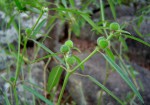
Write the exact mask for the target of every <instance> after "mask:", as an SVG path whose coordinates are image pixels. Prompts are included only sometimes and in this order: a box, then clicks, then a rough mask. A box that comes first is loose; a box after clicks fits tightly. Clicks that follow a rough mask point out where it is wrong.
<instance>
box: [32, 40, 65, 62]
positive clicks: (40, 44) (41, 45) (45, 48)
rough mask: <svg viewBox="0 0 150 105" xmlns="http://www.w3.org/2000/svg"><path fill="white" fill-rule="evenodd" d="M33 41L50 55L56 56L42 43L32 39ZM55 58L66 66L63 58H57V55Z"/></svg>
mask: <svg viewBox="0 0 150 105" xmlns="http://www.w3.org/2000/svg"><path fill="white" fill-rule="evenodd" d="M31 40H33V41H34V42H35V43H36V44H38V45H39V46H40V47H42V48H43V49H44V50H45V51H47V52H48V53H50V54H53V55H54V54H55V53H54V52H52V51H51V50H50V49H48V48H47V47H46V46H44V45H43V44H42V43H39V42H37V41H36V40H34V39H31ZM54 57H55V58H56V59H57V60H58V61H59V62H60V63H61V64H63V65H65V63H64V61H63V60H61V58H59V57H58V56H56V55H54Z"/></svg>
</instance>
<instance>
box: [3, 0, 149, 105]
mask: <svg viewBox="0 0 150 105" xmlns="http://www.w3.org/2000/svg"><path fill="white" fill-rule="evenodd" d="M4 1H9V0H4ZM1 2H2V4H1V5H2V6H4V5H6V4H7V3H6V2H3V1H1ZM9 2H10V4H11V5H12V6H11V8H15V7H16V8H17V13H16V14H15V15H13V16H11V15H10V17H11V18H10V22H9V23H10V24H11V23H14V22H15V19H14V17H16V15H18V18H17V20H18V27H16V24H15V25H14V27H16V30H17V31H18V48H17V51H15V50H14V48H13V47H12V46H11V45H9V51H8V52H9V53H10V54H11V55H13V56H14V57H15V61H16V62H17V63H16V73H15V77H12V78H11V79H10V80H7V79H6V78H3V79H4V80H5V81H6V82H8V83H9V84H10V85H11V89H12V90H13V93H14V96H15V102H16V105H19V104H20V103H19V99H18V94H17V91H16V88H17V80H18V78H19V75H20V74H21V75H22V78H23V79H22V81H23V84H24V82H25V81H24V74H23V72H24V71H22V73H21V68H22V66H23V65H25V63H26V64H27V65H29V66H30V65H31V64H32V63H35V62H38V61H41V60H43V59H46V58H49V60H48V61H47V63H46V64H48V63H49V62H50V59H51V58H52V57H53V58H54V59H55V61H56V63H57V66H55V67H53V68H52V70H51V72H50V73H49V77H48V81H47V82H46V81H45V84H44V85H45V88H44V89H43V88H42V90H43V91H44V92H46V93H51V97H50V100H49V99H46V97H44V96H43V95H42V94H39V93H38V92H37V91H35V90H34V89H33V88H40V87H38V86H36V85H35V84H31V83H29V84H30V85H31V87H28V86H26V85H23V87H24V89H25V90H27V91H29V92H31V93H32V94H33V95H35V96H36V97H38V98H40V99H41V100H43V102H45V103H46V104H49V105H53V99H54V97H55V94H56V89H57V87H58V85H59V80H60V78H61V75H62V71H63V70H65V79H64V81H63V85H62V89H61V91H60V94H59V98H58V101H57V105H60V104H61V101H62V97H63V95H64V90H65V88H66V85H67V82H68V79H69V77H70V76H71V75H72V74H74V73H75V72H76V71H77V70H78V68H81V69H83V70H84V63H85V62H87V61H88V60H89V59H90V58H91V57H93V56H94V55H95V54H96V53H100V54H101V55H102V56H103V57H104V58H105V59H106V61H107V65H108V67H111V68H113V70H114V72H115V71H116V72H117V73H118V74H119V75H120V76H121V77H122V79H123V80H124V81H125V82H126V83H127V84H128V86H129V87H130V88H131V89H132V90H133V94H134V97H138V98H139V100H140V101H141V102H142V103H144V101H143V98H142V97H141V95H140V93H139V91H138V89H139V86H138V85H137V82H136V80H135V77H136V75H135V74H134V73H133V72H131V71H129V70H128V68H127V66H126V64H125V62H124V60H123V56H124V55H123V54H122V53H123V51H122V48H126V49H127V45H126V43H125V39H126V38H130V39H133V40H136V41H138V42H141V43H143V44H145V45H147V46H149V47H150V44H149V43H147V42H144V41H143V40H141V39H139V38H136V37H134V36H132V35H131V34H130V33H129V32H127V31H124V30H123V29H122V28H121V27H120V26H121V25H119V24H118V23H117V22H113V23H110V25H109V26H108V25H107V24H108V23H107V22H106V21H105V15H104V5H103V1H102V0H100V10H101V18H100V22H102V24H103V25H102V26H98V25H97V24H96V23H95V22H94V21H93V20H92V19H91V18H90V16H89V13H90V12H89V11H88V10H87V11H86V9H87V7H88V5H89V4H90V3H91V2H87V3H86V4H84V5H83V7H84V8H82V9H81V10H79V9H78V8H76V6H75V2H74V0H69V1H68V2H67V1H66V0H62V1H61V2H60V1H59V0H57V2H56V3H48V4H50V5H55V6H56V8H50V9H49V10H50V11H55V12H56V14H55V15H56V16H51V19H52V20H51V21H50V22H47V19H46V18H44V19H43V20H41V18H42V16H43V15H44V13H45V12H48V7H47V5H46V4H47V2H46V1H45V0H39V1H38V0H32V1H29V0H26V1H23V0H14V1H13V2H11V1H9ZM108 3H109V5H110V6H111V11H112V14H113V16H114V18H116V13H115V10H114V9H115V8H114V4H115V3H114V2H112V1H111V0H108ZM10 4H9V5H10ZM4 7H5V6H4ZM7 8H8V6H7ZM4 9H5V8H4ZM12 10H14V9H12ZM28 11H30V12H31V13H36V14H39V17H38V19H37V21H36V23H35V24H34V25H33V26H32V27H31V28H26V29H24V30H25V35H24V36H23V37H24V42H23V48H22V51H21V46H20V45H21V43H22V42H21V30H22V29H21V26H20V25H21V19H20V14H21V13H22V12H28ZM9 12H10V11H8V10H7V11H6V13H7V14H9ZM56 18H57V19H61V20H62V23H65V22H67V23H68V24H69V28H68V33H69V35H68V40H67V41H66V42H65V43H64V45H62V46H61V47H60V52H57V53H54V52H52V51H51V50H50V49H49V48H47V47H46V46H45V45H44V44H43V42H44V40H45V38H47V34H46V35H45V36H43V37H42V40H40V41H39V42H38V41H37V40H36V35H37V34H38V33H39V32H40V30H41V28H42V27H43V26H44V25H45V24H46V22H47V23H50V25H49V24H48V25H47V27H48V31H47V33H49V31H50V30H51V28H53V27H52V26H53V25H54V24H55V19H56ZM80 19H81V20H80ZM85 22H87V23H89V24H90V25H91V27H92V28H93V30H94V31H96V32H97V33H98V34H99V35H101V36H100V37H99V38H98V39H97V46H96V47H95V49H94V50H93V51H92V52H91V53H90V54H89V55H88V56H87V57H86V58H85V59H84V60H80V58H78V57H77V56H75V55H74V54H72V50H73V49H75V50H78V48H75V47H74V44H73V42H72V41H71V32H74V33H76V35H77V36H79V35H80V28H81V27H82V26H84V24H85ZM76 28H77V29H76ZM113 39H115V40H116V41H117V42H118V43H120V49H119V52H118V51H117V50H116V48H115V47H114V45H113ZM28 40H32V41H33V42H34V44H36V45H37V46H36V47H35V51H34V57H33V59H32V61H31V60H30V58H29V57H28V55H27V42H28ZM40 48H42V49H44V50H45V51H46V52H47V53H48V55H46V56H44V57H42V58H39V59H36V58H37V53H38V52H39V49H40ZM112 49H113V50H114V51H112ZM58 54H61V55H62V56H63V57H62V58H60V57H59V56H58ZM116 59H118V60H119V61H120V62H119V64H117V63H116ZM46 68H47V65H46V66H45V70H46ZM110 72H112V71H109V70H108V69H107V70H106V78H105V80H104V82H103V83H100V82H99V81H97V80H96V79H95V78H93V77H91V76H90V75H82V76H83V77H85V78H89V80H91V81H92V82H93V83H95V84H96V85H98V86H99V87H100V88H101V89H102V90H103V91H105V92H106V93H107V94H109V95H110V96H112V97H113V98H114V99H115V100H116V101H117V102H118V103H120V104H121V105H125V104H128V103H129V102H124V101H123V100H121V99H120V98H119V97H117V96H116V95H115V94H114V93H112V92H111V91H110V90H109V89H108V88H107V87H106V86H105V84H106V82H107V79H108V77H109V75H110ZM130 78H131V79H132V81H133V82H131V80H130ZM44 80H45V79H44ZM103 91H101V93H100V97H99V100H100V102H99V103H101V99H102V93H103ZM5 97H6V102H7V103H8V105H9V103H10V102H9V101H8V99H7V96H6V95H5ZM34 101H35V100H34Z"/></svg>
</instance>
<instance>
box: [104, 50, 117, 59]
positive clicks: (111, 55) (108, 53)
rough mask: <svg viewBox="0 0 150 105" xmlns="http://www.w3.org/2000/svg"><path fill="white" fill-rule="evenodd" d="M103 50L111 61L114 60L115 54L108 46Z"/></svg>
mask: <svg viewBox="0 0 150 105" xmlns="http://www.w3.org/2000/svg"><path fill="white" fill-rule="evenodd" d="M105 52H106V54H107V55H108V56H109V57H110V58H111V59H112V60H113V61H115V56H114V54H113V52H112V51H111V50H110V49H109V48H106V49H105Z"/></svg>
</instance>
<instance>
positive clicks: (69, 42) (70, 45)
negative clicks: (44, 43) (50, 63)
mask: <svg viewBox="0 0 150 105" xmlns="http://www.w3.org/2000/svg"><path fill="white" fill-rule="evenodd" d="M65 45H66V46H68V47H70V48H72V47H73V42H72V41H71V40H67V41H66V42H65Z"/></svg>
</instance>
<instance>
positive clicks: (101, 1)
mask: <svg viewBox="0 0 150 105" xmlns="http://www.w3.org/2000/svg"><path fill="white" fill-rule="evenodd" d="M99 1H100V10H101V18H102V22H103V27H105V26H106V23H105V15H104V6H103V0H99ZM104 32H105V34H106V36H108V34H107V31H106V30H105V29H104Z"/></svg>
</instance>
